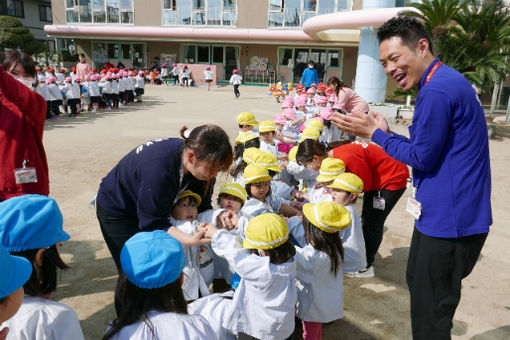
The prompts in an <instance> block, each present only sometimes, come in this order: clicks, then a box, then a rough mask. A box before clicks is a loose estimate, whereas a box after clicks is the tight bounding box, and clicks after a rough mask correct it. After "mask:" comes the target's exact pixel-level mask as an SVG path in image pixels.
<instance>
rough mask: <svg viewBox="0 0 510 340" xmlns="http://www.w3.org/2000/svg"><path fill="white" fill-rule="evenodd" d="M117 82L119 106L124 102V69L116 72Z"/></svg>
mask: <svg viewBox="0 0 510 340" xmlns="http://www.w3.org/2000/svg"><path fill="white" fill-rule="evenodd" d="M118 82H119V107H122V106H124V104H125V103H126V79H125V78H124V71H120V72H119V73H118Z"/></svg>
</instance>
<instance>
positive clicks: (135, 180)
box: [97, 138, 214, 231]
mask: <svg viewBox="0 0 510 340" xmlns="http://www.w3.org/2000/svg"><path fill="white" fill-rule="evenodd" d="M183 149H184V142H183V140H182V139H179V138H168V139H158V140H153V141H150V142H147V143H145V144H142V145H140V146H138V147H137V148H136V149H134V150H132V151H131V152H129V153H128V154H127V155H126V156H124V158H122V159H121V160H120V162H119V163H118V164H117V165H116V166H115V167H114V168H113V169H112V170H111V171H110V173H108V175H106V177H105V178H103V180H102V181H101V185H100V186H99V192H98V193H97V203H98V204H99V205H100V206H101V207H102V208H103V209H105V210H106V211H108V212H110V213H111V214H113V215H118V216H131V217H137V218H138V223H139V224H138V226H139V228H140V229H141V230H144V231H148V230H156V229H165V228H168V227H170V222H169V221H168V216H169V214H170V213H171V211H172V207H173V205H174V203H176V197H178V195H179V193H180V191H181V189H182V188H184V187H186V190H191V191H193V192H195V193H197V194H199V195H200V196H201V197H202V204H201V205H200V207H199V208H198V210H199V212H201V211H204V210H207V209H211V208H212V207H211V195H212V191H213V187H214V180H212V181H211V182H210V184H209V185H208V184H207V182H205V181H200V180H198V179H196V178H194V177H193V176H192V175H191V174H190V173H188V174H187V175H186V176H184V178H183V181H182V186H181V187H180V186H179V169H180V167H181V164H182V151H183Z"/></svg>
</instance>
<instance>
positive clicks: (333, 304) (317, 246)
mask: <svg viewBox="0 0 510 340" xmlns="http://www.w3.org/2000/svg"><path fill="white" fill-rule="evenodd" d="M303 214H304V216H303V226H304V229H305V235H306V239H307V241H308V245H306V246H305V247H303V248H296V257H295V259H296V264H297V274H296V276H297V279H298V282H297V283H296V288H297V292H298V304H297V317H298V318H300V319H301V320H302V324H303V339H304V340H312V339H313V340H320V339H322V323H328V322H332V321H335V320H338V319H341V318H342V317H343V309H344V308H343V295H344V294H343V275H342V272H343V271H342V260H343V249H342V242H341V241H340V236H339V231H340V230H343V229H345V228H347V226H348V225H349V223H350V216H349V212H348V211H347V210H346V209H345V208H344V207H342V206H341V205H340V204H337V203H334V202H320V203H317V204H313V203H307V204H305V205H304V206H303Z"/></svg>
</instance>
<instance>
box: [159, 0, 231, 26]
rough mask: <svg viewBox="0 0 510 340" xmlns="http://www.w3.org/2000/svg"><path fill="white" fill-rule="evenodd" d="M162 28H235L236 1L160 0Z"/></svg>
mask: <svg viewBox="0 0 510 340" xmlns="http://www.w3.org/2000/svg"><path fill="white" fill-rule="evenodd" d="M162 1H163V13H162V21H163V26H175V25H194V26H206V25H210V26H235V25H237V8H236V0H162Z"/></svg>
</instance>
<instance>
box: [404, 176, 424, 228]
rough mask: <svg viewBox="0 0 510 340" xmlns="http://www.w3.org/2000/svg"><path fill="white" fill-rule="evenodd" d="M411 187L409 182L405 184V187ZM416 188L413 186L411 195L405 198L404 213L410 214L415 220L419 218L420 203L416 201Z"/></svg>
mask: <svg viewBox="0 0 510 340" xmlns="http://www.w3.org/2000/svg"><path fill="white" fill-rule="evenodd" d="M410 186H412V183H411V182H408V183H407V187H410ZM417 190H418V188H417V187H415V186H413V195H412V196H409V197H408V198H407V205H406V211H407V212H408V213H409V214H411V216H413V217H414V218H415V219H416V220H419V219H420V217H421V203H420V202H419V201H418V200H417V199H416V191H417Z"/></svg>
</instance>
